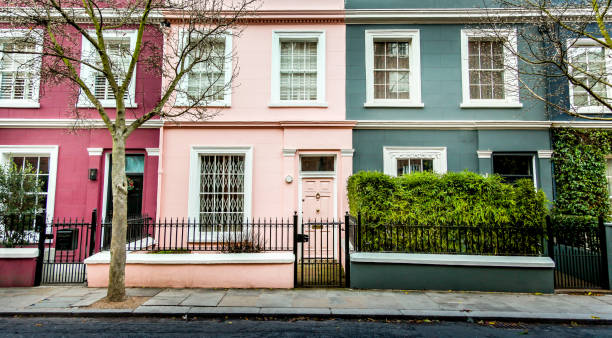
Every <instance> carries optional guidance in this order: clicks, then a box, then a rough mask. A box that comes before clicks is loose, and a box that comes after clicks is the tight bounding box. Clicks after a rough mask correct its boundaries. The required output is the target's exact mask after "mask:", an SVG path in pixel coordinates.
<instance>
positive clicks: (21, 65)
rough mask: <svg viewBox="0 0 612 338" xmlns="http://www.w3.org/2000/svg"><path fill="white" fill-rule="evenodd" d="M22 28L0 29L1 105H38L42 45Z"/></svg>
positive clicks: (33, 106) (26, 106)
mask: <svg viewBox="0 0 612 338" xmlns="http://www.w3.org/2000/svg"><path fill="white" fill-rule="evenodd" d="M26 34H27V33H25V32H24V33H22V32H21V31H20V30H15V31H13V30H11V31H8V30H0V107H16V108H19V107H24V108H37V107H38V106H39V105H38V92H39V84H40V77H39V74H38V72H39V71H40V57H39V55H38V54H36V53H40V52H41V48H42V45H41V44H40V43H34V42H32V41H29V40H31V39H26Z"/></svg>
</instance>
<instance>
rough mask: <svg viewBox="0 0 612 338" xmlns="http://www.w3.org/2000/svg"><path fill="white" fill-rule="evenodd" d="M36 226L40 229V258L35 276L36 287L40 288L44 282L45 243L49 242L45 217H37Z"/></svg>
mask: <svg viewBox="0 0 612 338" xmlns="http://www.w3.org/2000/svg"><path fill="white" fill-rule="evenodd" d="M36 224H37V225H38V226H39V227H40V228H39V229H38V257H37V258H36V273H35V274H34V286H40V284H41V282H42V273H43V263H44V262H43V261H44V258H45V241H46V240H47V222H46V219H45V218H44V217H43V215H37V216H36ZM52 224H53V223H52ZM51 230H53V229H51Z"/></svg>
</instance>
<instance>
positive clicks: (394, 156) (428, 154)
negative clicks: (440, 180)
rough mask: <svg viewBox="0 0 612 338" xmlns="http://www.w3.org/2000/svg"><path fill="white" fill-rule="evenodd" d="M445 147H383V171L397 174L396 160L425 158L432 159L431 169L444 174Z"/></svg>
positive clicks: (445, 164)
mask: <svg viewBox="0 0 612 338" xmlns="http://www.w3.org/2000/svg"><path fill="white" fill-rule="evenodd" d="M446 152H447V151H446V147H383V164H384V172H385V174H387V175H390V176H397V160H399V159H409V158H425V159H432V160H433V171H434V172H435V173H438V174H444V173H446V171H447V163H446V161H447V160H446Z"/></svg>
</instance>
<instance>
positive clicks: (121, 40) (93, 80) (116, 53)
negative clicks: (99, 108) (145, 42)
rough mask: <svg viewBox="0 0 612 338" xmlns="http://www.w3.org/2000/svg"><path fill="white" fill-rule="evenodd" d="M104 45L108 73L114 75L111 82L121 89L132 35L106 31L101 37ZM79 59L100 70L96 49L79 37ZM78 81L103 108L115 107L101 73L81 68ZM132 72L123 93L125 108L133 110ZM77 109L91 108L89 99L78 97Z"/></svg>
mask: <svg viewBox="0 0 612 338" xmlns="http://www.w3.org/2000/svg"><path fill="white" fill-rule="evenodd" d="M104 43H105V45H106V53H107V55H108V57H109V59H110V63H111V69H112V71H113V74H114V75H115V76H114V77H115V81H117V85H118V86H121V83H122V82H123V79H124V78H125V76H126V74H127V71H128V68H129V66H130V62H131V60H132V54H133V52H134V49H135V47H136V45H135V44H136V31H106V32H105V33H104ZM81 59H82V60H83V61H84V62H87V63H89V64H91V65H93V66H95V67H97V68H100V69H102V68H103V65H102V60H101V59H100V56H99V54H98V52H97V51H96V49H95V48H94V47H93V46H92V44H91V43H90V42H89V41H88V40H87V39H85V37H83V47H82V55H81ZM81 78H82V79H83V81H84V82H85V83H86V84H87V86H88V88H89V90H91V92H92V94H93V95H94V96H95V97H96V99H98V100H99V101H100V102H101V103H102V105H103V106H104V107H115V106H116V101H115V94H114V93H113V90H112V87H111V85H110V83H109V81H108V79H107V78H106V76H105V75H104V73H102V72H100V71H98V70H96V69H94V68H91V67H89V66H87V65H86V64H81ZM135 78H136V69H134V74H133V75H132V80H131V82H130V84H129V86H128V89H127V91H126V92H125V95H124V100H125V106H126V107H128V108H135V107H136V103H135V85H134V82H135V80H134V79H135ZM78 106H79V107H93V103H91V102H90V101H89V98H87V96H86V95H85V94H84V93H81V95H80V96H79V102H78Z"/></svg>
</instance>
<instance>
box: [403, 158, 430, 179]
mask: <svg viewBox="0 0 612 338" xmlns="http://www.w3.org/2000/svg"><path fill="white" fill-rule="evenodd" d="M423 171H433V159H431V158H407V159H398V160H397V176H402V175H404V174H412V173H420V172H423Z"/></svg>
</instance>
